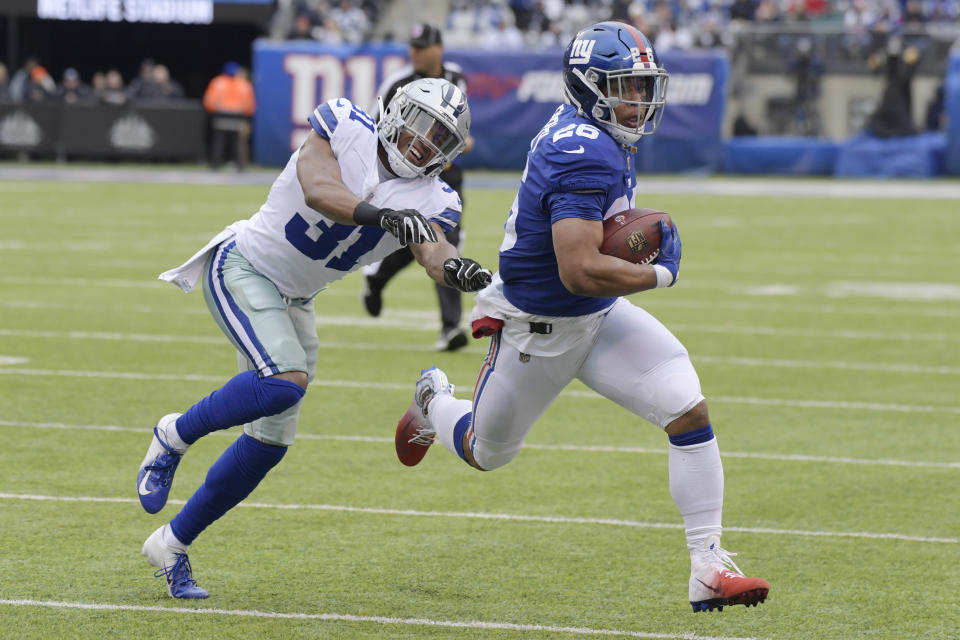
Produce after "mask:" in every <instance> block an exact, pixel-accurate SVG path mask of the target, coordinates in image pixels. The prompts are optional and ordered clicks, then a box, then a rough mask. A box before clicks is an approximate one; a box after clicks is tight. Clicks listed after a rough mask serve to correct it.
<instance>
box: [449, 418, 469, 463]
mask: <svg viewBox="0 0 960 640" xmlns="http://www.w3.org/2000/svg"><path fill="white" fill-rule="evenodd" d="M471 420H473V412H470V413H467V414H464V416H463V417H462V418H460V419H459V420H457V424H455V425H453V446H455V447H456V448H457V455H458V456H460V457H461V458H463V460H464V461H466V460H467V457H466V456H465V455H463V434H464V433H466V431H467V429H469V428H470V421H471Z"/></svg>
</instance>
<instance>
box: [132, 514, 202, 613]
mask: <svg viewBox="0 0 960 640" xmlns="http://www.w3.org/2000/svg"><path fill="white" fill-rule="evenodd" d="M169 526H170V525H169V524H165V525H163V526H162V527H160V528H159V529H157V530H156V531H154V532H153V533H152V534H150V537H149V538H147V540H146V542H144V543H143V548H142V549H141V550H140V553H142V554H143V555H144V556H146V558H147V560H148V561H149V562H150V564H152V565H153V566H155V567H158V568H159V569H158V570H157V572H156V573H154V574H153V575H154V577H155V578H161V577H162V578H166V580H167V589H168V590H169V591H170V595H171V596H173V597H174V598H185V599H197V598H207V597H209V596H210V594H209V593H208V592H207V590H206V589H203V588H201V587H198V586H197V581H196V580H194V579H193V569H192V567H191V566H190V558H188V557H187V553H186V547H183V548H176V547H171V546H170V545H168V544H165V543H164V541H163V531H164V529H165V528H166V527H169Z"/></svg>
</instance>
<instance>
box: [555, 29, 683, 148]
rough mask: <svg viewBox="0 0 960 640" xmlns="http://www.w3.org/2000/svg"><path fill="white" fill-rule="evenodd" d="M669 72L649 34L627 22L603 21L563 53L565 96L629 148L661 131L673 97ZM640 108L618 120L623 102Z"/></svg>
mask: <svg viewBox="0 0 960 640" xmlns="http://www.w3.org/2000/svg"><path fill="white" fill-rule="evenodd" d="M667 79H668V74H667V71H666V70H665V69H664V68H663V67H662V66H661V64H660V58H659V57H657V53H656V52H655V51H654V50H653V45H652V44H651V43H650V41H649V40H648V39H647V37H646V36H645V35H643V34H642V33H640V32H639V31H637V30H636V29H634V28H633V27H631V26H630V25H627V24H624V23H622V22H599V23H597V24H595V25H593V26H591V27H587V28H586V29H584V30H583V31H581V32H580V33H578V34H577V35H576V36H575V37H574V38H573V41H572V42H570V44H569V45H567V49H566V51H564V52H563V95H564V98H566V100H567V102H569V103H570V104H572V105H573V106H575V107H577V109H578V110H579V112H580V113H582V114H583V115H585V116H586V117H587V118H589V119H590V120H592V121H594V122H595V123H597V125H599V126H600V127H602V128H603V129H604V130H606V131H607V133H609V134H610V135H611V136H613V138H614V140H616V141H617V142H619V143H620V144H624V145H632V144H635V143H636V142H637V141H638V140H639V139H640V138H641V137H643V136H646V135H650V134H651V133H653V132H654V131H656V129H657V126H658V125H659V124H660V119H661V118H662V117H663V107H664V104H665V102H666V96H667ZM624 103H627V104H632V105H636V106H637V108H638V114H637V116H636V117H635V119H634V118H628V119H626V121H625V122H617V116H616V114H615V113H614V109H616V108H617V107H618V106H619V105H621V104H624Z"/></svg>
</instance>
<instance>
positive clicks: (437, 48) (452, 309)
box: [363, 23, 473, 351]
mask: <svg viewBox="0 0 960 640" xmlns="http://www.w3.org/2000/svg"><path fill="white" fill-rule="evenodd" d="M409 53H410V64H408V65H405V66H403V67H401V68H400V69H397V71H395V72H394V73H392V74H390V75H389V76H387V77H386V78H385V79H384V81H383V83H382V84H381V85H380V88H379V90H378V91H377V95H379V96H381V97H382V98H383V104H384V105H387V104H389V103H390V100H391V99H393V96H394V94H395V93H396V92H397V89H399V88H400V87H402V86H403V85H405V84H407V83H408V82H412V81H414V80H419V79H420V78H443V79H445V80H449V81H450V82H452V83H453V84H455V85H457V86H458V87H459V88H460V90H461V91H463V92H464V94H466V93H467V81H466V79H465V78H464V76H463V71H462V70H461V68H460V65H458V64H456V63H454V62H444V60H443V37H442V36H441V34H440V29H439V28H438V27H437V26H435V25H432V24H428V23H417V24H415V25H413V30H412V31H411V36H410V51H409ZM370 113H371V114H372V115H373V117H374V118H375V119H377V120H379V119H380V108H379V105H378V104H374V105H373V106H372V107H371V109H370ZM472 148H473V137H472V136H468V138H467V146H466V148H465V149H464V150H463V153H468V152H469V151H470V150H471V149H472ZM440 179H441V180H443V181H444V182H446V183H447V184H448V185H450V187H451V188H453V189H454V190H455V191H456V192H457V195H458V196H460V201H461V202H462V201H463V169H462V168H461V167H459V166H458V165H457V164H456V163H454V164H451V165H450V166H448V167H447V168H446V169H444V170H443V172H442V173H441V174H440ZM461 220H462V218H461ZM446 236H447V241H448V242H449V243H450V244H452V245H453V246H455V247H457V249H460V248H461V234H460V226H459V225H458V226H457V227H456V228H455V229H453V230H452V231H448V232H447V233H446ZM411 262H413V253H411V251H410V249H409V248H407V247H404V248H403V249H400V250H399V251H396V252H395V253H392V254H391V255H389V256H387V257H386V258H384V259H383V260H382V261H381V262H379V263H374V264H372V265H369V266H367V267H364V270H363V272H364V275H365V276H366V279H365V281H366V286H365V288H364V291H363V306H364V308H365V309H366V310H367V313H369V314H370V315H372V316H379V315H380V311H381V309H382V308H383V297H382V293H383V288H384V287H386V286H387V283H388V282H389V281H390V279H391V278H392V277H393V276H395V275H396V274H397V273H399V272H400V270H401V269H403V268H404V267H406V266H407V265H408V264H410V263H411ZM436 287H437V298H438V299H439V301H440V321H441V329H440V337H439V338H438V339H437V342H436V345H435V346H436V349H437V350H438V351H455V350H457V349H460V348H462V347H465V346H466V345H467V334H466V333H464V331H463V330H462V329H461V328H460V316H461V314H462V311H463V308H462V304H461V300H460V292H459V291H457V290H456V289H451V288H450V287H444V286H443V285H440V284H437V285H436Z"/></svg>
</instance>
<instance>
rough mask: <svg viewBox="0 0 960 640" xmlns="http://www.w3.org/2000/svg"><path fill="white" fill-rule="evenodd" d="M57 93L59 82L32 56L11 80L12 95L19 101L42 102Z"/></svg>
mask: <svg viewBox="0 0 960 640" xmlns="http://www.w3.org/2000/svg"><path fill="white" fill-rule="evenodd" d="M56 93H57V84H56V83H55V82H54V81H53V78H51V77H50V74H49V73H48V72H47V70H46V69H44V68H43V67H42V66H40V63H39V62H38V61H37V59H36V58H34V57H32V56H31V57H29V58H27V61H26V62H25V63H24V64H23V67H21V68H20V69H19V70H18V71H17V72H16V73H15V74H13V79H12V80H10V96H11V98H13V99H14V100H16V101H18V102H19V101H23V102H40V101H43V100H47V99H48V98H52V97H54V96H55V95H56Z"/></svg>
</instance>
